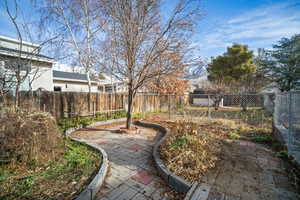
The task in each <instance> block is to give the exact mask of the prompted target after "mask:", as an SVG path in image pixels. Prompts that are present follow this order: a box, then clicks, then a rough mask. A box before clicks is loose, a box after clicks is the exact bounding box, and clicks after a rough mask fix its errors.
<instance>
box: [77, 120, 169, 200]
mask: <svg viewBox="0 0 300 200" xmlns="http://www.w3.org/2000/svg"><path fill="white" fill-rule="evenodd" d="M120 126H124V125H120V124H114V126H112V125H109V126H99V127H93V128H86V129H82V130H80V131H76V132H74V133H73V134H72V136H73V137H76V138H79V139H83V140H85V141H87V142H91V143H95V144H97V145H99V146H100V147H102V148H103V149H104V150H105V151H106V153H107V155H108V159H109V162H110V170H109V173H108V176H107V178H106V180H105V183H104V186H102V188H101V189H100V192H99V194H98V195H97V197H96V199H97V200H115V199H117V200H131V199H132V200H144V199H153V200H160V199H164V198H165V194H166V192H167V191H169V190H170V189H169V188H168V187H166V186H165V185H164V182H163V180H161V179H160V178H159V177H158V175H157V174H156V169H155V168H154V165H153V160H152V149H153V145H154V144H155V142H156V140H157V139H158V138H159V137H160V133H159V132H157V131H155V130H152V129H147V128H142V127H139V128H140V134H136V135H127V134H120V133H118V131H117V130H119V128H120Z"/></svg>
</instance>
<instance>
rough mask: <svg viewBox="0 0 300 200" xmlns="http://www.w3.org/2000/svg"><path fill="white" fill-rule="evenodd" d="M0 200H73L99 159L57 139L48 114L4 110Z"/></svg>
mask: <svg viewBox="0 0 300 200" xmlns="http://www.w3.org/2000/svg"><path fill="white" fill-rule="evenodd" d="M0 137H1V140H0V143H1V146H0V150H1V151H0V153H1V154H0V159H1V160H0V199H8V200H17V199H73V198H74V195H75V194H77V193H78V192H80V191H81V190H82V189H83V188H84V187H85V186H86V184H87V183H89V182H90V179H91V178H92V177H93V174H94V173H95V172H96V170H97V169H99V165H100V163H101V157H100V155H99V153H98V152H95V151H93V150H91V149H90V148H89V147H86V146H85V145H82V144H78V143H76V142H71V141H69V140H67V139H64V138H62V137H61V136H60V133H59V130H58V127H57V125H56V122H55V120H54V118H53V117H52V116H51V115H50V114H48V113H42V112H25V111H22V110H18V111H15V110H6V111H5V114H4V115H3V116H2V118H1V119H0Z"/></svg>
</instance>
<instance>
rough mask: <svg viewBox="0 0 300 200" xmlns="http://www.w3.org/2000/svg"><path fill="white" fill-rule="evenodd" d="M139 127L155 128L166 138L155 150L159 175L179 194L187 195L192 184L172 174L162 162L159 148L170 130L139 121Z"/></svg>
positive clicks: (154, 155) (161, 140)
mask: <svg viewBox="0 0 300 200" xmlns="http://www.w3.org/2000/svg"><path fill="white" fill-rule="evenodd" d="M135 124H136V125H139V126H144V127H148V128H154V129H157V130H159V131H160V132H161V133H163V134H164V136H163V137H162V138H161V139H160V140H159V141H158V142H157V143H156V144H155V145H154V148H153V157H154V161H155V165H156V168H157V170H158V174H159V175H160V176H161V178H163V179H164V180H165V181H166V182H167V184H168V185H169V186H170V187H171V188H173V189H174V190H176V191H177V192H179V193H187V192H188V191H189V189H190V188H191V187H192V184H191V183H189V182H187V181H185V180H183V179H182V178H180V177H179V176H177V175H175V174H174V173H172V172H171V171H170V170H169V169H168V168H167V167H166V166H165V165H164V164H163V162H162V160H161V159H160V156H159V146H160V145H161V143H162V142H163V141H164V140H165V139H166V136H167V135H168V134H169V130H168V129H167V128H165V127H163V126H160V125H158V124H150V123H145V122H141V121H138V122H136V123H135Z"/></svg>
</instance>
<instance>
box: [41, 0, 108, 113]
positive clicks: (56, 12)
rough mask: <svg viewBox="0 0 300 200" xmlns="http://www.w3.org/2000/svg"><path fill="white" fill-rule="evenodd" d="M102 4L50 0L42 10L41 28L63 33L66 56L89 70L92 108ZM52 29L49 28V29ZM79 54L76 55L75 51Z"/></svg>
mask: <svg viewBox="0 0 300 200" xmlns="http://www.w3.org/2000/svg"><path fill="white" fill-rule="evenodd" d="M99 7H100V4H99V2H98V1H96V0H56V1H53V0H46V1H45V4H44V5H42V6H41V7H40V8H39V9H40V11H41V15H42V17H41V24H40V25H41V29H42V30H47V27H48V28H50V29H51V31H50V32H52V33H53V32H55V34H58V35H59V37H58V39H57V41H56V42H57V44H58V48H62V46H65V48H63V49H64V50H66V49H68V51H67V52H66V51H65V52H63V57H64V58H70V57H71V60H72V61H73V62H74V61H75V63H77V64H78V65H79V66H80V67H82V68H83V69H84V70H85V73H86V75H87V81H88V88H89V98H88V108H89V110H90V108H91V106H90V105H91V102H90V101H91V99H90V98H91V97H90V95H91V69H92V68H94V67H95V61H94V60H95V59H94V58H95V53H94V52H95V50H94V48H95V44H96V41H97V37H96V35H97V34H99V32H100V31H101V30H102V28H101V27H102V25H103V22H102V21H101V20H99V15H100V13H99ZM48 30H49V29H48ZM74 54H75V55H74Z"/></svg>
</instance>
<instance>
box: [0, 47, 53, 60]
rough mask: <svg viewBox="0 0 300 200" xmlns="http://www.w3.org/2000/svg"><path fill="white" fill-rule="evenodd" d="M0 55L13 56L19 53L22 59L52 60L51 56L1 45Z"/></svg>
mask: <svg viewBox="0 0 300 200" xmlns="http://www.w3.org/2000/svg"><path fill="white" fill-rule="evenodd" d="M0 55H6V56H13V57H19V56H20V55H21V56H20V57H21V58H24V59H30V60H37V61H44V62H50V63H53V62H54V59H53V58H50V57H48V56H44V55H42V54H35V53H32V52H26V51H20V50H16V49H10V48H6V47H1V46H0Z"/></svg>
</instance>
